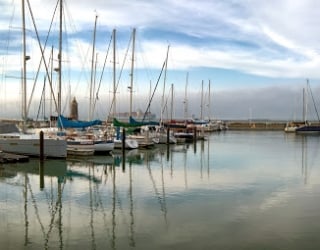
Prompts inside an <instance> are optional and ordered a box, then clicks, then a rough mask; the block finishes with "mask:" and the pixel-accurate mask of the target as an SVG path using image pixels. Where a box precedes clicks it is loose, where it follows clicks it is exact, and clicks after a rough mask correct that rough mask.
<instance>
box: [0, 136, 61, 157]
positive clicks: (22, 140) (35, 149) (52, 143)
mask: <svg viewBox="0 0 320 250" xmlns="http://www.w3.org/2000/svg"><path fill="white" fill-rule="evenodd" d="M0 150H2V151H3V152H7V153H13V154H21V155H28V156H35V157H39V156H40V139H39V136H37V135H18V134H17V135H14V134H12V135H0ZM43 150H44V157H48V158H66V157H67V142H66V141H65V140H59V139H55V138H44V140H43Z"/></svg>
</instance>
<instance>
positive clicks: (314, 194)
mask: <svg viewBox="0 0 320 250" xmlns="http://www.w3.org/2000/svg"><path fill="white" fill-rule="evenodd" d="M319 144H320V136H299V135H295V134H285V133H284V132H282V131H275V132H272V131H255V132H249V131H248V132H245V131H228V132H226V133H215V134H210V135H209V136H208V138H207V140H205V141H197V142H196V143H195V144H193V143H191V144H185V145H173V146H172V145H170V146H169V147H167V146H166V145H163V146H156V147H155V148H154V149H151V150H134V151H127V152H126V154H125V157H123V156H122V154H121V152H115V153H114V155H113V156H99V157H90V158H74V159H67V160H66V161H65V160H46V161H45V162H44V163H43V165H41V164H40V162H39V160H37V159H31V160H30V162H28V163H16V164H6V165H1V166H0V168H1V170H0V225H1V226H0V246H1V249H2V247H4V248H3V249H319V247H320V238H319V232H320V223H319V221H320V171H319V162H320V154H319Z"/></svg>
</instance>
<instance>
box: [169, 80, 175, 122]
mask: <svg viewBox="0 0 320 250" xmlns="http://www.w3.org/2000/svg"><path fill="white" fill-rule="evenodd" d="M173 106H174V105H173V83H172V84H171V115H170V120H171V121H172V119H173Z"/></svg>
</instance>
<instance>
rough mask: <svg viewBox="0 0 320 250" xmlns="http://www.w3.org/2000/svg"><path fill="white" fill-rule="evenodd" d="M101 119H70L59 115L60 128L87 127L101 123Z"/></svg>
mask: <svg viewBox="0 0 320 250" xmlns="http://www.w3.org/2000/svg"><path fill="white" fill-rule="evenodd" d="M101 124H102V121H101V120H92V121H74V120H68V119H67V118H66V117H64V116H62V115H60V116H59V117H58V128H87V127H90V126H94V125H101Z"/></svg>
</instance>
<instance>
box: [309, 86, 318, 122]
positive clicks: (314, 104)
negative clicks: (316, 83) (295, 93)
mask: <svg viewBox="0 0 320 250" xmlns="http://www.w3.org/2000/svg"><path fill="white" fill-rule="evenodd" d="M308 87H309V90H310V94H311V98H312V102H313V106H314V109H315V111H316V114H317V117H318V121H319V122H320V118H319V113H318V109H317V106H316V103H315V101H314V98H313V94H312V90H311V87H310V84H309V81H308Z"/></svg>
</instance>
